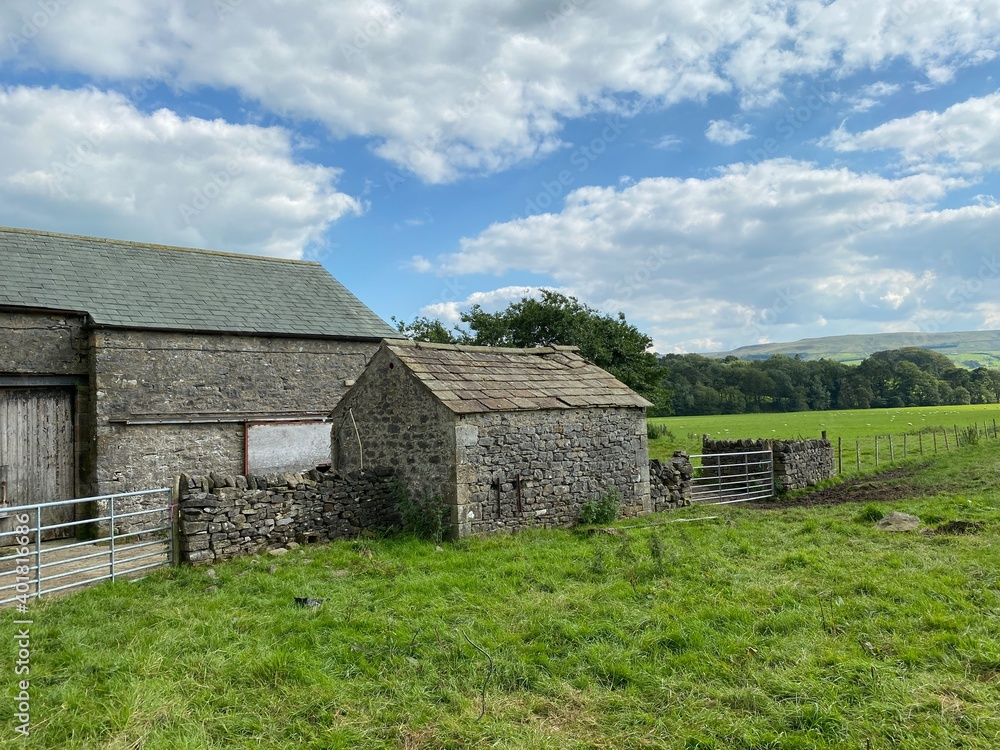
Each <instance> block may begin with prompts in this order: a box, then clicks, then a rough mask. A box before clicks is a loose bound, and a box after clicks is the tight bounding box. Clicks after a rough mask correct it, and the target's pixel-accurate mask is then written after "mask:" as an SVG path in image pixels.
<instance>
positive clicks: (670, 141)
mask: <svg viewBox="0 0 1000 750" xmlns="http://www.w3.org/2000/svg"><path fill="white" fill-rule="evenodd" d="M681 143H683V141H682V140H681V139H680V138H678V137H677V136H675V135H665V136H663V137H662V138H660V140H658V141H656V143H654V144H653V148H658V149H661V150H663V151H676V150H677V149H678V148H679V147H680V145H681Z"/></svg>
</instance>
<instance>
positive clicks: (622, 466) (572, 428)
mask: <svg viewBox="0 0 1000 750" xmlns="http://www.w3.org/2000/svg"><path fill="white" fill-rule="evenodd" d="M455 430H456V434H457V443H458V451H457V461H458V504H457V506H458V507H457V514H458V516H459V522H460V525H459V528H458V530H457V531H458V533H459V534H460V535H462V534H467V533H480V532H485V531H495V530H498V529H507V530H516V529H523V528H527V527H531V526H544V527H552V526H569V525H572V524H574V523H576V522H577V520H578V519H579V516H580V509H581V508H582V507H583V504H584V503H585V502H586V501H587V500H592V499H598V498H600V497H602V496H604V495H607V494H608V493H609V492H611V491H612V490H613V491H614V492H615V493H616V494H617V496H618V499H619V501H620V502H621V505H622V513H623V515H625V516H634V515H639V514H642V513H648V512H649V511H650V510H651V507H650V497H649V490H650V480H649V452H648V445H647V440H646V420H645V414H644V412H643V410H642V409H630V408H605V409H552V410H544V411H519V412H497V413H487V414H467V415H463V416H462V417H461V418H459V419H458V422H457V426H456V428H455Z"/></svg>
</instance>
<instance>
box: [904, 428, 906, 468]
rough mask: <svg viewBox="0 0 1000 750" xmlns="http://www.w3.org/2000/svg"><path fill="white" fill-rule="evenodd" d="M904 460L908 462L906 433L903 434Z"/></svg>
mask: <svg viewBox="0 0 1000 750" xmlns="http://www.w3.org/2000/svg"><path fill="white" fill-rule="evenodd" d="M903 460H904V461H905V460H906V433H905V432H904V433H903Z"/></svg>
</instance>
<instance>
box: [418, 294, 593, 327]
mask: <svg viewBox="0 0 1000 750" xmlns="http://www.w3.org/2000/svg"><path fill="white" fill-rule="evenodd" d="M545 288H546V289H552V287H545ZM555 291H558V292H562V293H563V294H567V295H572V294H573V292H572V291H569V290H566V289H555ZM541 292H542V287H537V286H505V287H501V288H499V289H492V290H489V291H485V292H473V293H472V294H470V295H468V296H467V297H466V298H465V299H462V300H451V301H447V302H444V301H442V302H433V303H431V304H429V305H425V306H424V307H423V308H421V310H420V314H421V315H423V316H426V317H428V318H437V319H438V320H440V321H441V322H442V323H445V324H446V325H457V324H458V323H460V322H461V320H462V313H463V312H465V311H467V310H469V309H470V308H471V307H472V306H473V305H479V306H480V307H481V308H483V310H485V311H486V312H497V311H499V310H503V309H504V308H506V307H507V306H508V305H509V304H510V303H511V302H519V301H520V300H522V299H524V298H525V297H531V298H533V299H539V298H540V297H541Z"/></svg>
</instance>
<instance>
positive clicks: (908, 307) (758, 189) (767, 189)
mask: <svg viewBox="0 0 1000 750" xmlns="http://www.w3.org/2000/svg"><path fill="white" fill-rule="evenodd" d="M962 184H963V183H961V182H958V181H955V180H951V179H948V178H945V177H943V176H938V175H916V176H910V177H903V178H899V179H888V178H884V177H880V176H877V175H871V174H859V173H856V172H851V171H849V170H846V169H821V168H817V167H815V166H814V165H811V164H807V163H803V162H798V161H793V160H774V161H768V162H763V163H761V164H757V165H745V164H736V165H732V166H730V167H728V168H726V169H723V170H721V171H720V173H719V174H718V175H717V176H716V177H712V178H709V179H700V180H699V179H686V180H681V179H668V178H649V179H644V180H640V181H639V182H637V183H636V184H634V185H632V186H629V187H625V188H604V187H585V188H580V189H578V190H576V191H574V192H572V193H570V194H569V195H568V196H567V197H566V201H565V208H564V209H563V210H562V212H561V213H558V214H545V215H539V216H532V217H529V218H526V219H520V220H516V221H511V222H507V223H505V224H495V225H493V226H491V227H489V228H488V229H486V230H485V231H483V232H482V233H480V234H479V235H478V236H476V237H471V238H467V239H465V240H463V241H462V244H461V248H460V251H459V252H457V253H453V254H451V255H446V256H442V257H440V258H438V259H437V261H436V264H437V267H438V270H439V272H440V273H444V274H449V275H456V276H463V275H480V274H489V273H492V274H497V275H504V274H514V273H532V274H539V275H546V276H548V277H550V278H552V279H553V280H554V281H555V283H556V284H559V285H561V286H563V287H565V288H570V289H574V290H576V292H577V293H578V294H579V296H581V297H585V298H586V299H587V300H589V301H591V304H593V305H595V306H597V307H600V308H601V309H604V310H612V311H615V310H624V311H625V312H626V314H628V316H629V318H630V320H632V321H633V322H636V321H642V325H643V326H645V327H646V329H647V330H648V331H649V332H650V333H651V334H652V335H654V338H655V341H656V344H657V347H658V348H660V350H661V351H666V350H670V349H672V348H678V347H681V348H697V342H699V341H702V340H705V339H712V340H715V341H720V342H725V343H726V345H727V347H730V346H738V345H741V344H745V343H748V342H750V341H755V340H757V339H759V338H761V337H767V338H770V339H772V340H791V339H795V338H801V336H802V335H803V334H802V331H804V330H808V329H809V327H810V326H812V325H813V324H814V323H815V321H816V320H818V319H826V320H827V321H836V324H833V323H831V324H828V326H827V328H828V330H827V333H828V334H829V335H834V334H836V333H849V332H852V331H856V330H858V329H861V328H864V327H867V328H871V327H874V326H877V325H881V324H884V323H886V322H887V321H889V320H896V319H902V320H918V319H919V320H923V321H925V323H926V321H928V320H931V321H937V322H935V323H934V325H938V326H941V327H940V328H939V330H944V329H945V328H946V327H947V328H950V330H958V329H960V328H961V327H962V326H963V324H964V323H965V322H970V325H971V326H972V327H977V326H978V319H975V320H973V319H974V318H975V316H974V315H973V312H972V310H971V307H970V304H971V301H972V300H973V299H976V298H977V296H976V295H983V296H986V297H989V296H990V295H991V294H992V295H993V296H996V293H997V292H1000V278H997V277H998V274H997V273H996V272H993V271H990V270H988V269H990V268H991V266H990V264H991V263H992V264H993V265H994V266H996V267H997V268H998V269H1000V263H998V262H997V261H996V260H995V258H994V256H992V255H991V253H992V252H993V251H992V248H993V237H994V236H995V233H996V232H997V231H998V230H1000V206H996V205H973V206H966V207H963V208H958V209H947V210H940V209H938V208H937V207H936V206H937V203H938V201H940V200H942V199H943V198H945V197H946V196H948V194H949V191H950V190H952V189H954V188H956V187H959V186H961V185H962ZM956 237H961V238H962V253H961V254H956V255H955V256H954V257H953V258H951V260H950V263H945V262H942V257H941V248H942V247H947V246H950V245H953V244H954V243H955V238H956ZM983 268H986V269H987V271H985V272H984V271H983ZM970 278H971V279H973V280H975V281H976V283H977V284H978V286H975V285H973V287H972V291H969V290H968V289H967V288H966V286H963V282H962V280H963V279H970ZM970 315H972V316H973V317H972V318H970V317H969V316H970ZM944 320H948V321H950V323H951V325H950V326H944V323H943V321H944ZM928 325H929V323H928Z"/></svg>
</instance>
